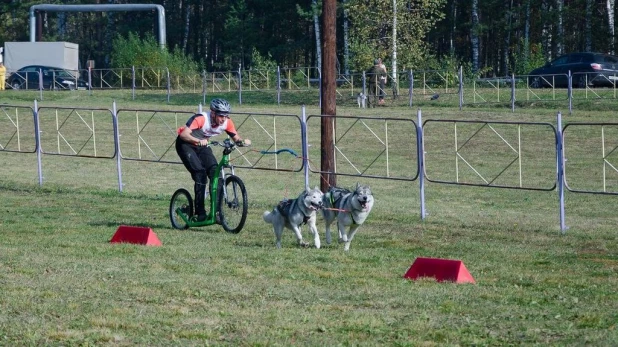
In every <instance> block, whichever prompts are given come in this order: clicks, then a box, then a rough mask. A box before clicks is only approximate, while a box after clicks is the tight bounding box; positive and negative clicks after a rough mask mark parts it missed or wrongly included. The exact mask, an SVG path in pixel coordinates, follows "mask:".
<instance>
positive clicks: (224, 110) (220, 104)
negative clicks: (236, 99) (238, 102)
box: [210, 99, 232, 115]
mask: <svg viewBox="0 0 618 347" xmlns="http://www.w3.org/2000/svg"><path fill="white" fill-rule="evenodd" d="M210 109H211V110H213V111H215V113H218V114H225V115H227V114H228V113H230V111H231V109H232V107H231V106H230V103H229V102H227V101H226V100H224V99H212V101H211V102H210Z"/></svg>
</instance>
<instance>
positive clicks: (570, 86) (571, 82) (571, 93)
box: [567, 70, 573, 115]
mask: <svg viewBox="0 0 618 347" xmlns="http://www.w3.org/2000/svg"><path fill="white" fill-rule="evenodd" d="M568 79H569V85H568V90H567V94H568V97H569V114H570V115H572V114H573V75H571V70H569V75H568Z"/></svg>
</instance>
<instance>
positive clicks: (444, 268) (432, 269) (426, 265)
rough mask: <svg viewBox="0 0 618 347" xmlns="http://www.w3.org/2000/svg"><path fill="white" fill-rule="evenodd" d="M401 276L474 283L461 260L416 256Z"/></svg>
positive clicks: (413, 278)
mask: <svg viewBox="0 0 618 347" xmlns="http://www.w3.org/2000/svg"><path fill="white" fill-rule="evenodd" d="M403 277H404V278H408V279H412V280H415V279H418V278H420V277H434V278H435V279H436V281H438V282H443V281H451V282H455V283H476V281H474V278H473V277H472V275H471V274H470V272H468V269H466V266H465V265H464V263H463V262H462V261H461V260H452V259H440V258H416V260H415V261H414V263H412V266H410V268H409V269H408V271H407V272H406V274H405V275H403Z"/></svg>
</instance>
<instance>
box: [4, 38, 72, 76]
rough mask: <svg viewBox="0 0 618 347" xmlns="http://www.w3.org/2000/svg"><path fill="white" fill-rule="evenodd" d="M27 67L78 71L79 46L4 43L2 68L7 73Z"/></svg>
mask: <svg viewBox="0 0 618 347" xmlns="http://www.w3.org/2000/svg"><path fill="white" fill-rule="evenodd" d="M27 65H44V66H51V67H56V68H61V69H65V70H68V71H70V72H72V73H75V74H77V72H78V70H79V45H78V44H76V43H71V42H5V43H4V66H6V70H7V72H8V73H11V72H15V71H17V70H19V69H21V68H22V67H24V66H27Z"/></svg>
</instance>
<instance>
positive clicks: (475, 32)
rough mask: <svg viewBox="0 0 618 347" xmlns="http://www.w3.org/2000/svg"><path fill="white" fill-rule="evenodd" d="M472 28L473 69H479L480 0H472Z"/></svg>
mask: <svg viewBox="0 0 618 347" xmlns="http://www.w3.org/2000/svg"><path fill="white" fill-rule="evenodd" d="M471 5H472V10H471V14H472V16H471V17H472V30H471V31H470V43H471V44H472V71H473V72H477V71H479V54H480V53H479V51H480V44H479V31H480V25H479V2H478V0H472V4H471Z"/></svg>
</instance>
